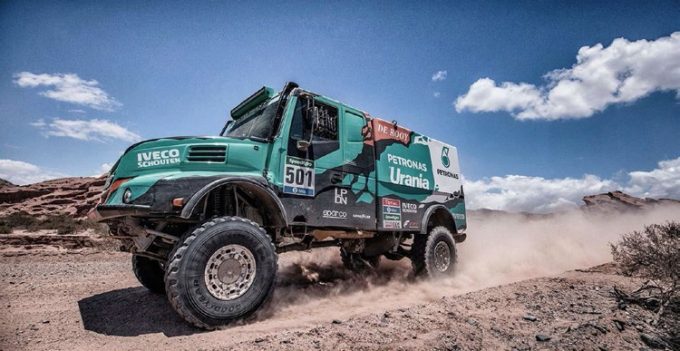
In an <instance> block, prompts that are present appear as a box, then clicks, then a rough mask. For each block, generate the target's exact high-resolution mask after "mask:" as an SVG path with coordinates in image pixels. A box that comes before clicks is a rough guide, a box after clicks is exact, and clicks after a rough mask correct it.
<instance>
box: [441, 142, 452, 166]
mask: <svg viewBox="0 0 680 351" xmlns="http://www.w3.org/2000/svg"><path fill="white" fill-rule="evenodd" d="M442 165H444V167H446V168H449V166H450V165H451V160H449V148H448V147H446V146H444V147H442Z"/></svg>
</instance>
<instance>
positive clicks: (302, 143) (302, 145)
mask: <svg viewBox="0 0 680 351" xmlns="http://www.w3.org/2000/svg"><path fill="white" fill-rule="evenodd" d="M309 145H311V143H310V142H309V141H308V140H298V141H297V143H296V146H297V148H298V150H300V151H305V152H306V151H307V150H308V149H309Z"/></svg>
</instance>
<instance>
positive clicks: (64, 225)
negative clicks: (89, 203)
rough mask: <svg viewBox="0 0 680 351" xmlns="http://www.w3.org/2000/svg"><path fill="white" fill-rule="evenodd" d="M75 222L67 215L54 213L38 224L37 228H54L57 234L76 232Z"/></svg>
mask: <svg viewBox="0 0 680 351" xmlns="http://www.w3.org/2000/svg"><path fill="white" fill-rule="evenodd" d="M77 224H78V222H76V220H75V219H73V217H71V216H69V215H56V216H49V217H47V218H45V219H44V220H43V221H42V223H40V224H39V228H40V229H56V230H57V234H72V233H75V232H76V229H77V227H78V226H77Z"/></svg>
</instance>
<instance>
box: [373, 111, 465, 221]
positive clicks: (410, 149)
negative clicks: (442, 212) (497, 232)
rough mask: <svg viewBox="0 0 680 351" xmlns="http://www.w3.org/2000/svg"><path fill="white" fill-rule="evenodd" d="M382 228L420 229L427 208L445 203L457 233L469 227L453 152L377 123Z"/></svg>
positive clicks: (395, 126) (457, 166)
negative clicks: (466, 225) (466, 222)
mask: <svg viewBox="0 0 680 351" xmlns="http://www.w3.org/2000/svg"><path fill="white" fill-rule="evenodd" d="M372 126H373V138H374V143H375V150H376V174H377V177H376V179H377V194H378V206H379V208H378V227H379V229H384V230H404V231H415V230H420V229H421V225H422V219H423V216H424V215H425V212H426V211H427V209H428V208H429V207H431V206H433V205H437V204H442V205H444V206H445V207H446V208H447V209H449V211H450V212H451V213H452V215H453V217H454V219H455V222H456V227H457V229H464V228H465V203H464V194H463V186H462V182H461V179H460V169H459V165H458V154H457V150H456V148H455V147H453V146H451V145H447V144H444V143H442V142H440V141H437V140H434V139H431V138H428V137H426V136H423V135H420V134H418V133H415V132H413V131H411V130H409V129H407V128H404V127H401V126H398V125H394V124H393V123H390V122H387V121H383V120H380V119H373V121H372Z"/></svg>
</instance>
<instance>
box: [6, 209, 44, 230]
mask: <svg viewBox="0 0 680 351" xmlns="http://www.w3.org/2000/svg"><path fill="white" fill-rule="evenodd" d="M37 222H38V220H37V219H36V218H35V217H34V216H31V215H29V214H28V213H26V212H16V213H12V214H10V215H9V216H6V217H3V218H2V219H0V224H3V225H6V226H8V227H10V228H17V227H23V228H26V229H28V228H31V227H32V226H34V225H35V224H36V223H37Z"/></svg>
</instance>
